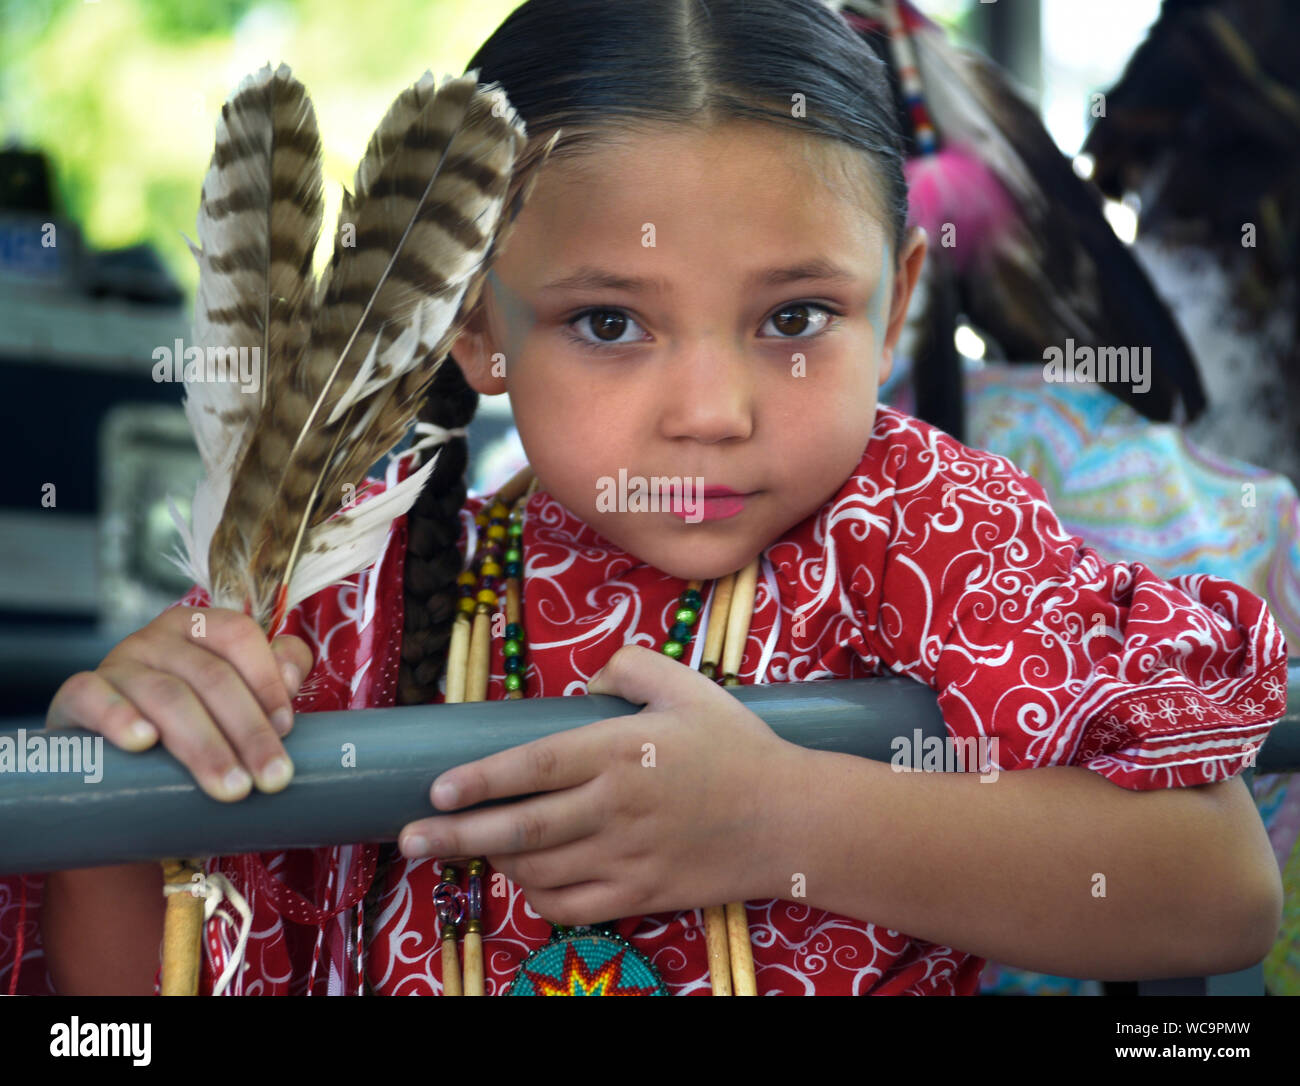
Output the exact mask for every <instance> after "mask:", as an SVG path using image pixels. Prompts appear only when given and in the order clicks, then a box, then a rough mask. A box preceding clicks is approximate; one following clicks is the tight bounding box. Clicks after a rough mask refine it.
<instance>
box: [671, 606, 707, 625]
mask: <svg viewBox="0 0 1300 1086" xmlns="http://www.w3.org/2000/svg"><path fill="white" fill-rule="evenodd" d="M699 617H700V613H699V612H698V611H697V610H695V608H693V607H679V608H678V609H677V613H676V614H675V615H673V621H674V622H680V623H682V624H683V625H684V626H694V625H695V620H696V619H697V618H699Z"/></svg>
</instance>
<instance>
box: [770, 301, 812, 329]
mask: <svg viewBox="0 0 1300 1086" xmlns="http://www.w3.org/2000/svg"><path fill="white" fill-rule="evenodd" d="M772 320H773V321H774V322H775V324H776V328H777V330H778V331H780V333H781V334H782V335H783V336H797V335H798V334H799V333H800V332H802V331H803V330H804V329H805V328H807V327H808V310H807V309H805V308H804V307H803V306H801V305H792V306H789V307H787V308H785V309H783V310H781V312H780V313H777V314H776V315H775V316H774V317H773V318H772Z"/></svg>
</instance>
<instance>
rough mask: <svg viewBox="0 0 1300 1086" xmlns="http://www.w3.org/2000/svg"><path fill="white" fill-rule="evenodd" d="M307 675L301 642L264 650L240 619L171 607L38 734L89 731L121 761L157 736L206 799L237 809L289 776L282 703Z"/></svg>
mask: <svg viewBox="0 0 1300 1086" xmlns="http://www.w3.org/2000/svg"><path fill="white" fill-rule="evenodd" d="M200 615H201V616H202V617H203V620H202V622H199V621H196V619H197V617H198V616H200ZM311 667H312V653H311V649H310V648H309V647H308V646H307V643H306V642H305V641H303V640H302V638H300V637H294V636H293V635H284V636H282V637H277V638H276V639H275V642H274V644H268V643H267V640H266V635H265V634H264V633H263V632H262V631H261V629H260V628H259V627H258V625H257V623H256V622H254V621H253V620H252V619H251V618H249V617H248V616H247V615H245V614H243V613H242V612H240V611H233V610H229V609H227V608H223V607H203V608H198V607H172V608H169V609H168V610H166V611H164V612H163V613H162V614H161V615H159V616H158V617H157V618H156V619H154V620H153V621H152V622H150V623H149V625H147V626H145V627H143V628H142V629H140V630H137V631H136V632H135V633H133V634H131V635H129V636H128V637H125V638H123V640H122V641H120V642H119V643H118V644H117V645H116V646H115V647H114V648H113V650H112V651H111V652H110V653H109V654H108V655H107V656H105V657H104V659H103V661H102V662H101V663H100V665H99V667H98V668H96V669H95V670H94V671H79V672H77V674H75V675H73V676H72V677H71V678H69V679H68V680H67V681H66V682H64V684H63V685H62V686H60V687H59V689H58V692H57V693H56V694H55V695H54V700H53V701H51V702H50V708H49V712H48V713H47V714H46V718H45V725H46V727H48V728H62V727H68V726H70V725H75V726H79V727H83V728H88V729H90V730H91V731H96V732H99V733H100V734H102V735H104V736H105V737H107V738H108V740H109V741H110V742H111V743H113V744H114V745H115V746H118V747H120V748H121V749H123V750H128V751H141V750H146V749H148V748H149V747H151V746H153V744H154V743H155V742H157V740H158V738H159V736H161V737H162V742H163V746H164V747H166V748H167V749H168V750H169V751H171V753H172V754H173V755H175V756H176V758H177V759H178V760H179V761H180V762H182V763H183V764H184V765H185V766H186V768H188V769H189V770H190V771H191V772H192V773H193V774H194V779H195V780H196V781H197V782H198V784H199V787H201V788H202V789H203V790H204V791H205V792H206V793H207V794H208V795H210V796H212V797H213V798H214V799H218V800H225V801H231V800H238V799H243V798H244V797H245V796H246V795H248V793H249V790H250V789H251V787H252V784H253V779H254V778H256V780H257V786H258V787H259V788H260V789H261V790H262V791H264V792H278V791H279V790H280V789H282V788H284V787H285V785H287V784H288V783H289V780H290V778H292V776H293V764H292V763H291V762H290V761H289V756H288V755H287V754H286V753H285V751H284V746H283V744H282V743H281V742H280V737H281V736H284V735H287V734H288V733H289V729H290V728H292V727H293V708H292V706H291V704H290V699H291V698H292V697H293V695H294V694H295V693H296V692H297V690H298V687H299V685H300V684H301V683H302V680H303V678H304V677H305V676H306V675H307V673H308V672H309V671H310V670H311ZM250 772H251V773H252V777H250V776H249V773H250Z"/></svg>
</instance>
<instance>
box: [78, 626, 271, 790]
mask: <svg viewBox="0 0 1300 1086" xmlns="http://www.w3.org/2000/svg"><path fill="white" fill-rule="evenodd" d="M190 651H191V652H201V651H202V650H200V649H191V650H190ZM208 655H211V654H210V653H209V654H208ZM97 674H98V675H99V676H100V677H101V678H102V679H103V680H104V681H106V682H108V683H111V684H112V686H113V687H114V688H115V689H116V690H117V691H118V693H119V694H121V695H122V696H123V697H125V698H127V699H128V700H130V701H131V702H132V703H133V704H134V705H135V706H137V707H138V708H139V710H140V712H141V714H142V715H144V716H145V717H146V718H147V719H148V720H149V722H150V723H151V724H152V725H153V726H154V727H155V728H156V729H157V730H158V733H159V735H160V736H161V738H162V743H163V746H165V747H166V748H167V750H169V751H170V752H171V753H172V754H173V755H174V756H175V757H176V758H177V759H178V760H179V761H180V762H181V763H182V764H184V765H185V767H186V768H187V769H189V770H190V772H191V773H193V774H194V779H195V780H196V781H198V784H199V787H200V788H202V789H203V790H204V791H205V792H207V793H208V795H210V796H212V798H213V799H217V800H222V801H226V802H229V801H232V800H237V799H243V798H244V796H246V795H248V792H249V790H250V789H251V788H252V785H253V779H252V777H250V776H249V775H248V773H247V772H246V771H245V770H244V769H243V768H242V767H241V766H240V763H239V759H238V758H237V757H236V755H235V752H234V751H233V750H232V748H231V746H230V743H229V742H228V741H227V739H226V737H225V736H224V735H223V734H222V732H221V729H220V728H219V727H218V725H217V724H216V722H215V721H214V720H213V719H212V717H211V715H210V714H209V713H208V710H207V708H206V706H205V705H204V703H203V702H202V701H201V700H200V699H199V696H198V694H196V693H195V692H194V690H193V689H191V687H190V685H189V684H188V683H187V682H186V681H185V680H183V679H181V678H179V677H178V676H176V675H174V674H171V673H170V672H166V671H159V670H156V669H154V668H150V667H145V666H143V665H140V664H135V663H131V662H130V661H125V662H123V663H121V664H109V665H105V664H101V665H100V667H99V671H98V672H97ZM245 696H246V697H247V695H245ZM251 700H252V699H251V697H250V698H249V701H250V702H251ZM91 726H93V725H91ZM277 742H278V740H277Z"/></svg>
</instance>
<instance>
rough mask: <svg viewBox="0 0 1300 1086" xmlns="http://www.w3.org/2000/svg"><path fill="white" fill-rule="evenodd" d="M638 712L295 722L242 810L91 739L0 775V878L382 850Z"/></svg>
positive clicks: (822, 690) (743, 693)
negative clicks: (461, 788) (441, 785)
mask: <svg viewBox="0 0 1300 1086" xmlns="http://www.w3.org/2000/svg"><path fill="white" fill-rule="evenodd" d="M1289 678H1290V685H1289V693H1290V695H1291V697H1290V698H1289V702H1288V704H1289V712H1288V715H1287V716H1286V717H1285V718H1284V719H1283V720H1282V721H1280V722H1279V723H1278V724H1276V725H1275V726H1274V728H1273V732H1272V734H1271V736H1270V739H1269V741H1268V742H1267V743H1266V744H1265V745H1264V747H1263V749H1262V750H1261V751H1260V753H1259V756H1258V760H1257V767H1256V768H1257V771H1258V772H1261V773H1269V772H1279V771H1281V770H1283V769H1290V770H1295V769H1300V696H1297V695H1300V661H1295V662H1293V664H1292V667H1291V672H1290V676H1289ZM729 690H730V692H731V693H732V694H733V695H734V696H735V697H736V698H737V699H738V700H739V701H740V702H741V703H742V704H744V705H746V706H748V707H749V709H750V710H751V711H753V712H754V713H755V714H757V715H758V716H759V717H761V718H762V719H763V720H764V721H766V723H767V724H768V726H769V727H771V728H772V730H773V731H774V732H776V734H777V735H779V736H781V737H782V738H783V739H786V740H788V741H790V742H792V743H797V744H799V745H800V746H805V747H810V748H812V749H815V750H829V751H837V752H839V753H843V754H854V755H858V756H859V757H863V758H872V759H875V760H878V761H890V760H891V758H892V757H893V756H894V751H895V745H894V741H895V739H896V737H903V738H906V739H907V740H908V743H909V746H910V747H911V749H912V750H914V751H915V750H916V749H917V747H919V745H920V743H924V741H925V740H926V739H929V738H931V737H943V736H945V735H946V734H947V730H946V728H945V726H944V723H943V719H942V717H941V716H940V714H939V709H938V704H937V700H936V697H935V693H934V691H933V690H932V689H930V688H929V687H928V686H925V685H923V684H921V683H918V682H916V681H915V680H914V679H911V678H908V677H906V676H887V677H884V678H872V679H832V680H822V681H813V682H800V683H777V684H764V685H758V686H738V687H730V688H729ZM640 709H641V707H640V706H638V705H633V704H632V703H630V702H627V701H624V700H623V699H621V698H615V697H611V696H609V695H604V694H597V695H585V696H579V697H567V698H523V699H521V700H518V701H509V702H500V701H493V702H476V703H471V704H464V705H413V706H403V707H400V708H394V709H353V710H346V711H342V712H325V713H310V714H303V715H300V716H299V717H298V720H297V723H296V726H295V727H294V730H293V731H292V732H291V733H290V735H289V736H288V737H287V738H286V739H285V748H286V750H287V751H288V753H289V756H290V757H291V758H292V759H293V762H294V768H295V772H294V779H293V782H292V783H291V784H290V785H289V787H288V788H286V789H285V790H284V791H282V792H279V793H276V794H274V795H267V794H265V793H261V792H257V791H254V792H253V793H252V794H251V795H249V796H248V797H247V798H245V799H243V800H241V801H239V802H237V803H220V802H218V801H217V800H214V799H211V798H209V797H208V796H207V795H206V794H205V793H203V792H202V791H201V790H200V789H199V787H198V785H197V784H196V783H195V782H194V778H193V777H192V775H191V774H190V772H189V770H187V769H186V768H185V767H184V766H182V765H181V764H180V763H179V762H177V761H176V759H175V758H173V757H172V755H171V754H170V753H169V752H168V751H166V750H165V749H163V748H162V747H161V746H159V747H156V748H154V749H152V750H148V751H144V752H143V753H138V754H131V753H127V752H125V751H121V750H119V749H118V748H116V747H114V746H113V745H112V744H110V743H107V742H104V741H102V739H101V741H100V743H99V744H98V746H99V748H100V749H99V758H98V764H97V766H96V770H95V772H96V774H97V775H98V777H99V779H98V780H93V781H92V780H87V779H85V778H86V777H87V776H88V774H86V773H85V772H82V773H81V774H80V775H78V774H77V773H69V772H30V771H29V772H19V773H14V774H3V775H0V785H2V787H0V874H5V873H13V872H23V871H52V870H57V869H60V868H69V867H91V866H97V865H101V864H113V863H128V862H136V861H146V860H159V859H163V858H165V857H169V856H204V855H233V854H238V853H244V852H263V851H278V850H281V849H292V848H316V847H320V846H324V845H337V844H349V843H354V842H361V841H392V840H395V839H396V838H397V834H398V832H399V831H400V830H401V828H402V827H403V826H404V825H406V824H407V823H408V822H412V821H414V820H415V819H418V818H424V817H428V816H429V815H431V814H433V813H435V812H434V808H433V807H432V805H431V804H430V802H429V789H430V787H431V786H432V784H433V781H434V779H435V778H436V777H438V776H439V774H441V773H443V772H445V771H446V770H448V769H451V768H453V767H455V766H458V765H463V764H464V763H466V762H471V761H474V760H476V759H478V758H483V757H486V756H487V755H488V754H492V753H495V752H496V751H501V750H506V749H508V748H510V747H514V746H518V745H520V744H521V743H527V742H530V741H532V740H534V739H537V738H540V737H542V736H544V735H548V734H551V733H552V732H557V731H563V730H565V729H568V728H577V727H581V726H582V725H585V724H590V723H593V722H595V721H597V720H604V719H606V718H609V717H617V716H632V715H634V714H636V713H638V712H639V711H640ZM628 727H630V728H635V727H636V724H635V721H629V722H628ZM701 727H705V728H707V727H708V721H701ZM918 733H919V735H918ZM8 734H10V735H13V733H8ZM74 737H75V738H77V739H81V740H90V741H91V742H93V741H94V740H95V739H99V738H100V737H98V736H94V735H92V733H90V732H88V731H85V730H83V729H79V728H69V729H60V730H57V731H46V730H41V731H33V732H27V733H26V734H25V736H24V735H23V733H21V732H20V733H18V734H17V735H13V738H14V739H15V741H17V740H20V739H25V741H26V743H27V745H28V746H30V745H31V740H33V739H35V738H39V742H38V743H37V744H36V746H37V747H44V748H45V749H46V750H50V749H51V745H52V744H53V743H55V742H57V741H66V740H69V739H73V738H74ZM918 738H919V741H920V743H918ZM2 739H3V734H0V740H2ZM88 764H89V763H87V765H88ZM81 768H82V769H83V770H84V769H85V768H86V766H82V767H81Z"/></svg>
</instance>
